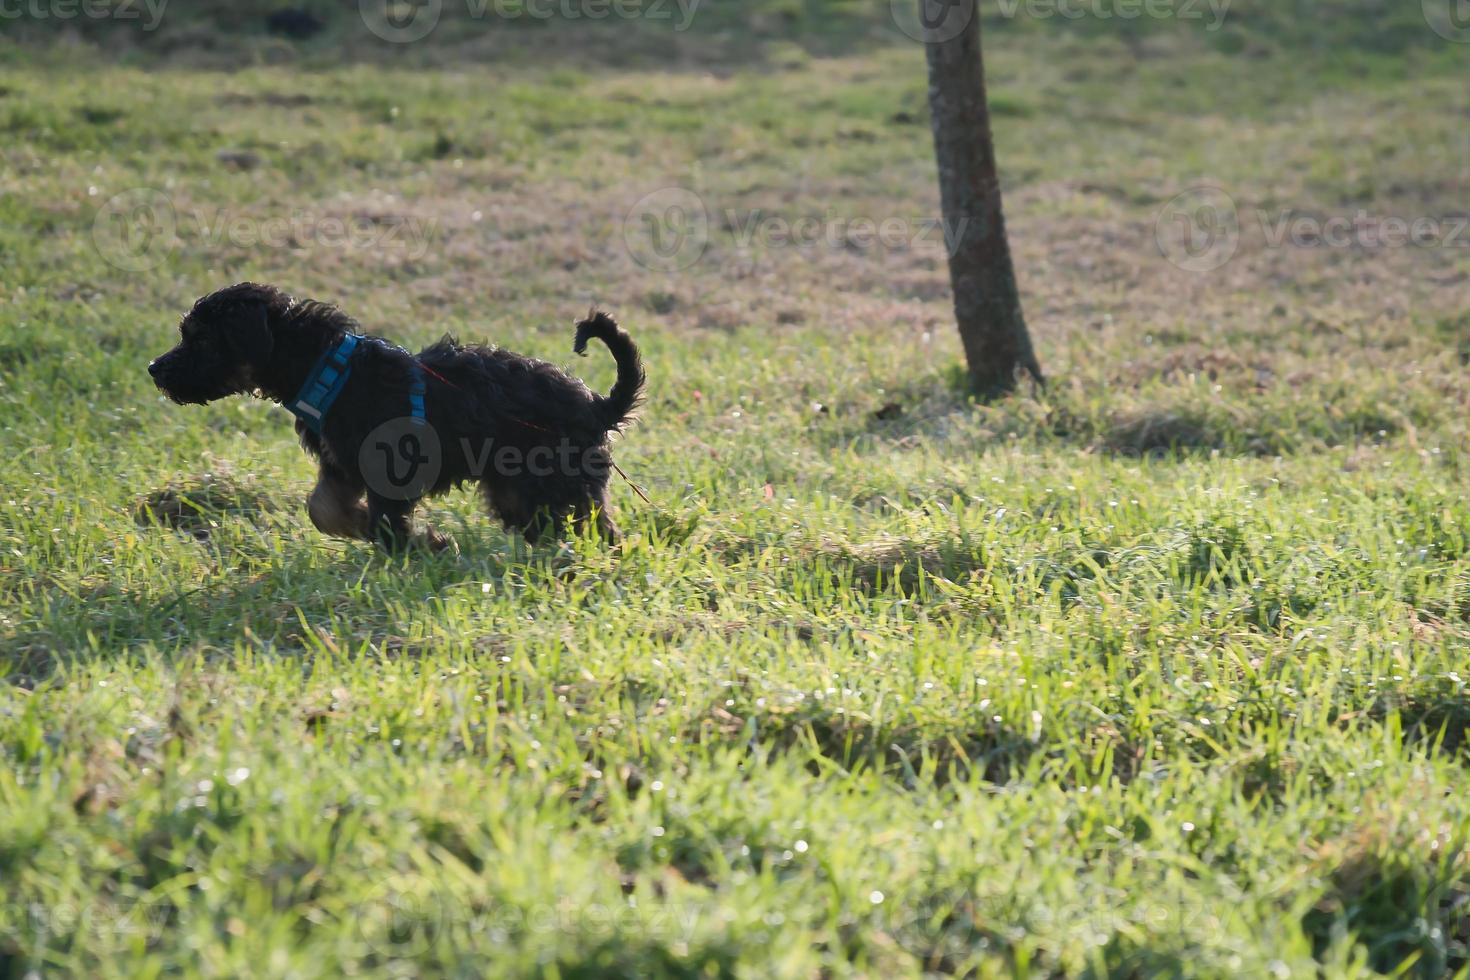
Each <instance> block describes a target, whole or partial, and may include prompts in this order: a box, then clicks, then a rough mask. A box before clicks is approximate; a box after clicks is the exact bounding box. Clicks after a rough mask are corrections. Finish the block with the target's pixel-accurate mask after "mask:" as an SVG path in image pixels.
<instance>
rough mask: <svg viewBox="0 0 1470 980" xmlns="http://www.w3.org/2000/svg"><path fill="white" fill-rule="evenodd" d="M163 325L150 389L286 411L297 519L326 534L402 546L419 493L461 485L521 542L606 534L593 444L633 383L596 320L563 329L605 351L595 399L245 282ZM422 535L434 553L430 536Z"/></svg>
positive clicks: (628, 350) (606, 459)
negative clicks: (385, 337) (395, 340)
mask: <svg viewBox="0 0 1470 980" xmlns="http://www.w3.org/2000/svg"><path fill="white" fill-rule="evenodd" d="M179 330H180V335H181V340H180V342H179V344H178V346H177V347H175V348H174V349H173V350H171V351H169V352H168V353H167V354H164V355H163V356H162V357H160V358H158V359H157V360H156V361H154V362H153V363H152V364H150V365H148V373H149V374H150V375H151V376H152V377H153V380H154V382H155V383H156V384H157V385H158V387H159V389H160V390H162V391H163V393H164V394H166V395H167V396H168V397H169V398H171V399H173V400H174V401H175V402H178V403H179V404H191V405H202V404H205V403H208V402H212V401H215V400H216V399H219V398H224V397H226V396H229V395H238V394H243V393H247V392H252V393H254V394H256V395H258V396H260V397H264V398H268V399H270V400H272V401H275V402H278V403H280V404H281V405H283V406H285V407H286V408H287V409H289V410H290V411H291V412H292V414H294V415H295V416H296V417H297V421H296V430H297V433H298V434H299V435H300V437H301V444H302V445H303V446H304V447H305V448H306V451H307V452H309V453H310V454H311V455H312V456H314V457H315V458H316V459H317V460H318V462H319V464H320V475H319V477H318V479H317V484H316V488H315V489H314V490H312V492H311V497H310V499H309V501H308V504H307V509H308V512H309V514H310V515H311V521H312V523H313V524H315V525H316V527H317V528H318V529H320V530H321V531H323V532H325V533H327V534H332V535H337V536H339V537H349V538H362V539H368V540H376V541H378V542H379V543H380V544H382V545H384V546H386V547H388V548H389V549H394V550H396V549H399V548H402V547H403V546H404V545H406V544H407V543H408V542H409V541H410V538H411V531H410V527H411V518H412V515H413V511H414V508H415V506H416V505H417V504H418V502H419V500H420V499H421V498H423V497H425V496H432V495H435V494H439V493H443V492H445V491H446V490H448V489H450V488H451V487H454V486H458V485H460V484H462V483H465V482H468V481H477V482H478V483H479V484H480V487H481V490H482V491H483V493H484V496H485V500H486V502H487V504H488V505H489V507H490V509H491V510H492V511H493V512H494V513H495V514H497V515H498V516H499V517H500V519H501V521H502V522H504V524H505V526H506V528H507V529H511V528H516V529H519V530H520V531H521V533H522V534H524V535H525V537H526V540H527V541H529V542H532V543H534V542H535V541H536V540H537V539H538V538H540V537H541V536H542V535H543V534H545V533H546V532H547V531H549V530H552V529H554V528H556V527H558V526H560V525H561V524H562V523H563V522H565V521H567V520H570V521H571V522H573V524H574V525H577V526H579V527H581V526H586V525H588V524H590V525H591V526H592V527H593V528H595V530H596V531H597V532H598V533H600V534H601V536H602V537H603V538H604V539H607V540H609V541H616V540H617V538H618V530H617V527H616V526H615V525H614V524H613V521H612V519H611V517H609V515H608V509H607V484H608V477H609V472H610V470H612V469H613V468H614V467H613V463H612V457H611V455H610V452H609V447H608V436H609V433H611V432H615V431H618V430H621V429H622V428H623V427H624V426H626V425H627V424H628V423H629V421H630V420H631V418H632V412H633V410H634V408H636V407H637V405H638V403H639V401H640V400H641V398H642V395H643V386H644V373H643V363H642V360H641V359H640V357H639V354H638V348H637V346H636V345H634V343H633V341H632V340H631V339H630V338H629V337H628V335H627V333H625V332H624V331H623V330H622V328H620V327H619V326H618V325H617V323H615V322H614V321H613V319H612V318H611V317H610V316H608V315H607V314H605V313H594V314H592V315H590V316H589V317H588V318H587V319H585V320H583V321H582V322H581V323H579V324H578V325H577V334H576V344H575V347H574V348H573V349H574V350H575V351H576V353H578V354H585V353H586V347H587V341H588V340H589V339H591V338H596V339H598V340H601V341H602V342H603V343H604V344H606V345H607V347H608V349H609V350H610V351H612V355H613V358H614V360H615V361H616V362H617V367H618V377H617V382H616V383H615V384H614V385H613V387H612V390H611V391H610V392H609V393H608V394H607V395H599V394H597V393H595V392H593V391H591V390H590V389H588V387H587V386H586V385H585V384H583V383H582V382H581V381H579V380H578V379H576V378H574V377H572V376H570V375H568V374H566V373H565V372H563V371H562V370H560V369H559V368H557V367H555V366H554V365H551V364H548V363H546V362H545V361H538V360H534V359H532V358H529V357H522V356H521V355H519V354H513V353H511V352H510V351H504V350H497V349H495V348H493V347H480V346H468V345H461V344H459V343H457V342H456V341H455V340H454V339H453V338H450V337H445V338H444V339H443V340H441V341H440V342H439V343H437V344H434V345H433V346H431V347H429V348H427V349H425V350H423V351H421V352H420V353H419V354H418V355H413V354H410V353H409V352H408V351H406V350H403V349H401V348H398V347H394V346H392V345H390V344H388V343H386V342H384V341H382V340H378V339H376V338H372V337H365V336H362V335H361V333H360V329H359V327H358V324H357V322H356V321H355V320H353V319H352V318H351V317H349V316H347V315H346V314H345V313H343V312H341V311H340V310H338V309H336V308H335V307H333V306H330V305H327V304H325V303H317V302H313V301H311V300H293V299H292V298H291V297H290V296H288V295H286V294H285V293H283V292H282V291H281V290H279V289H276V288H275V287H273V286H265V285H259V284H256V283H249V282H245V283H240V284H238V285H235V286H230V287H228V288H226V289H221V290H219V291H218V292H215V293H212V294H210V295H208V296H205V297H204V298H203V299H201V300H199V301H198V302H197V303H195V304H194V308H193V309H192V310H190V311H189V313H188V314H187V315H186V316H185V317H184V319H183V323H182V324H181V325H180V328H179ZM364 500H365V502H364ZM426 540H427V542H428V543H429V544H430V545H431V546H433V547H435V548H440V547H444V546H446V545H447V544H449V541H448V539H446V538H444V537H443V536H441V535H439V534H437V533H436V532H434V531H432V530H431V531H428V532H427V535H426Z"/></svg>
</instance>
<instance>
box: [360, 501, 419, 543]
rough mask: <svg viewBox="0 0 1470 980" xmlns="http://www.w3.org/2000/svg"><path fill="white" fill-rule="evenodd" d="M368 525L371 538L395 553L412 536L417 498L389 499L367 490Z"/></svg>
mask: <svg viewBox="0 0 1470 980" xmlns="http://www.w3.org/2000/svg"><path fill="white" fill-rule="evenodd" d="M367 499H368V527H369V528H370V530H371V532H372V537H373V540H374V541H376V542H377V543H378V544H380V545H382V546H383V547H384V548H386V549H387V550H388V551H391V552H393V553H395V554H397V553H398V552H401V551H403V550H405V549H406V548H407V547H408V544H409V541H410V540H411V539H412V537H413V527H412V522H413V509H414V507H415V506H416V505H417V504H418V501H417V500H389V499H388V498H387V497H384V496H381V495H379V494H376V493H373V492H372V491H371V490H369V491H368V495H367Z"/></svg>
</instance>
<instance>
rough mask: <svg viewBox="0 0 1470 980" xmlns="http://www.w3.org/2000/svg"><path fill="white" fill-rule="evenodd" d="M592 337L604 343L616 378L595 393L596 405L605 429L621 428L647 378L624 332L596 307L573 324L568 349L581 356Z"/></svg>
mask: <svg viewBox="0 0 1470 980" xmlns="http://www.w3.org/2000/svg"><path fill="white" fill-rule="evenodd" d="M593 337H596V338H597V339H598V340H600V341H602V342H603V343H604V344H606V345H607V349H608V350H610V351H612V356H613V360H614V361H616V362H617V365H618V380H617V382H616V383H615V384H614V385H613V386H612V391H610V392H608V393H607V394H606V395H598V396H597V407H598V410H599V411H601V412H602V415H603V420H604V422H605V423H606V425H607V427H608V428H609V429H621V428H623V427H624V426H626V425H627V424H628V423H629V422H631V421H632V420H633V412H634V410H635V409H637V407H638V405H639V404H640V403H641V402H642V401H643V385H644V383H645V381H646V380H647V378H646V377H645V375H644V373H643V358H642V357H640V356H639V354H638V345H637V344H635V343H633V338H632V337H629V336H628V332H627V331H626V330H624V329H623V328H622V327H620V326H618V322H617V321H616V320H614V319H613V318H612V317H610V316H608V315H607V314H606V313H604V312H602V311H601V310H598V309H593V310H591V311H589V312H588V314H587V318H586V319H584V320H582V321H581V322H580V323H578V324H577V342H576V343H575V344H574V345H573V346H572V352H573V353H575V354H581V355H582V356H583V357H585V356H586V355H587V341H588V340H590V339H591V338H593Z"/></svg>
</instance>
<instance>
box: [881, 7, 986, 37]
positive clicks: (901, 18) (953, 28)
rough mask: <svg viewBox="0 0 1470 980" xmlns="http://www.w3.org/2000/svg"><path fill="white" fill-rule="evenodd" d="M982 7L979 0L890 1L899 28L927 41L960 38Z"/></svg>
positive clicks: (894, 19) (910, 35)
mask: <svg viewBox="0 0 1470 980" xmlns="http://www.w3.org/2000/svg"><path fill="white" fill-rule="evenodd" d="M978 7H979V0H889V9H890V11H891V12H892V14H893V22H894V23H895V24H897V25H898V29H899V30H901V31H903V32H904V33H905V34H907V35H908V36H909V37H911V38H913V39H914V40H915V41H919V42H921V43H927V44H943V43H944V42H945V41H952V40H954V39H955V38H957V37H959V36H960V35H961V34H963V33H964V32H965V28H967V27H969V26H970V20H971V18H973V17H975V16H977V13H976V11H977V8H978Z"/></svg>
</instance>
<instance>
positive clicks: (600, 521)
mask: <svg viewBox="0 0 1470 980" xmlns="http://www.w3.org/2000/svg"><path fill="white" fill-rule="evenodd" d="M572 525H573V527H574V528H575V530H576V531H577V533H578V534H585V533H587V529H588V527H589V526H590V527H591V528H592V530H594V531H596V532H597V536H598V537H599V538H601V539H602V540H603V541H604V542H605V543H606V544H613V545H615V544H617V543H618V542H619V541H621V540H622V537H623V536H622V534H620V533H619V532H618V526H617V524H616V523H614V521H613V519H612V517H611V516H609V514H608V512H607V500H606V499H600V498H589V499H587V500H584V501H582V502H581V503H579V504H578V505H577V509H576V510H575V511H574V512H573V514H572Z"/></svg>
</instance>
